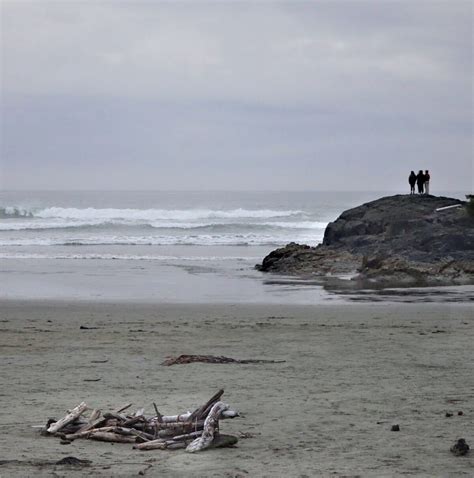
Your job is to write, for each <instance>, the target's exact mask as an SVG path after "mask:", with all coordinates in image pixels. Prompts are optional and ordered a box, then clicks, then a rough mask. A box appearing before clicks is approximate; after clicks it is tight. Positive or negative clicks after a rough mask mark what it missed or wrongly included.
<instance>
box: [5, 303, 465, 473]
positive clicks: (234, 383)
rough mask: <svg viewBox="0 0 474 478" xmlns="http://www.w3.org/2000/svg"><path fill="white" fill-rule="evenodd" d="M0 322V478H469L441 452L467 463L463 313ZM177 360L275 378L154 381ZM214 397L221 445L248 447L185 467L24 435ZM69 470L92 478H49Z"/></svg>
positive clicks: (151, 311)
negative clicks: (57, 423) (196, 359)
mask: <svg viewBox="0 0 474 478" xmlns="http://www.w3.org/2000/svg"><path fill="white" fill-rule="evenodd" d="M0 310H1V314H0V321H1V322H0V328H1V336H0V337H1V339H0V340H1V344H0V347H1V348H0V350H1V360H2V368H1V371H2V387H1V399H2V400H1V401H2V404H3V406H2V407H1V419H0V426H1V431H2V433H1V434H0V449H1V450H2V453H1V455H2V456H1V461H0V463H1V464H0V476H1V478H7V477H13V476H20V477H28V476H35V477H43V476H48V477H49V476H57V477H62V476H67V477H75V476H87V475H89V476H101V477H102V476H104V477H109V476H110V477H112V476H113V477H129V476H138V474H139V472H140V471H143V472H144V475H145V476H157V477H158V476H160V477H163V476H166V477H168V476H170V477H174V476H176V477H181V476H182V477H201V476H202V477H301V478H302V477H314V476H323V477H324V476H328V477H332V476H337V477H342V476H346V477H348V476H351V477H353V476H361V477H367V476H368V477H371V476H373V477H385V476H387V477H391V476H397V477H398V476H427V477H435V476H440V477H441V476H443V477H450V476H452V477H459V476H473V474H474V452H473V451H471V453H470V455H468V456H466V457H456V456H453V455H452V454H451V453H450V452H449V448H450V446H451V445H452V444H453V443H454V441H455V440H456V439H458V438H461V437H463V438H465V439H466V440H467V442H468V443H469V444H470V445H471V448H474V426H473V425H474V377H473V370H474V354H473V344H474V316H473V315H474V314H473V308H472V306H471V305H469V304H464V305H463V304H456V305H447V304H446V305H440V304H431V305H430V304H419V305H418V304H406V305H403V304H396V305H395V304H347V305H320V306H275V305H273V306H265V305H248V306H247V305H195V306H193V305H163V304H145V303H141V304H131V303H128V304H107V303H103V304H99V303H92V304H91V303H86V302H83V303H81V302H74V303H67V302H32V301H24V302H19V301H16V302H15V301H3V302H2V303H1V304H0ZM81 325H82V326H87V327H97V328H96V329H94V328H92V329H80V326H81ZM185 353H186V354H213V355H226V356H230V357H234V358H242V359H245V358H254V359H274V360H285V362H284V363H274V364H271V363H262V364H248V365H242V364H226V365H216V364H202V363H195V364H188V365H176V366H172V367H166V366H163V365H161V362H162V361H163V360H164V359H165V358H166V357H167V356H170V355H180V354H185ZM105 361H106V362H105ZM96 362H100V363H96ZM97 379H100V380H99V381H88V380H97ZM219 388H224V389H225V394H224V400H225V401H226V402H227V403H229V404H230V405H231V407H232V408H236V409H238V410H240V411H241V413H242V415H243V416H242V417H241V418H238V419H234V420H226V421H224V422H222V426H221V429H222V432H223V433H231V434H236V435H239V434H240V433H241V432H242V433H247V434H249V436H250V437H249V438H245V439H240V441H239V443H238V446H237V447H236V448H229V449H220V450H210V451H207V452H203V453H201V454H195V455H190V454H187V453H185V452H183V451H159V450H156V451H148V452H140V451H136V450H133V449H132V447H131V446H130V445H128V444H108V443H100V442H93V441H87V440H77V441H75V442H73V443H72V444H71V445H61V444H60V441H59V439H57V438H45V437H41V436H40V435H39V432H38V429H35V428H32V427H31V426H32V425H42V424H44V423H45V422H46V420H47V418H48V417H57V418H59V417H60V416H62V415H63V414H64V413H65V410H66V409H68V408H72V407H74V406H75V405H77V404H78V403H79V402H81V401H82V400H85V401H86V402H87V403H88V404H89V405H90V406H92V407H98V408H102V409H104V410H109V409H112V408H116V407H117V406H119V405H121V404H124V403H127V402H133V403H134V407H136V408H139V407H146V413H147V414H152V413H153V407H152V403H153V402H156V403H157V405H158V408H159V410H160V411H161V412H162V413H164V414H174V413H176V412H183V411H186V410H193V409H194V408H196V407H197V406H199V405H201V404H202V403H203V402H205V401H206V400H207V398H209V397H210V396H211V395H212V394H213V393H214V392H215V391H217V390H218V389H219ZM458 411H462V412H463V415H462V416H459V415H458V414H457V413H458ZM446 412H452V413H453V414H454V415H453V416H452V417H450V418H447V417H445V414H446ZM394 424H398V425H399V426H400V431H399V432H393V431H391V426H392V425H394ZM70 455H72V456H75V457H77V458H81V459H88V460H91V461H92V464H91V466H89V467H87V468H79V469H76V468H73V467H66V466H54V465H53V464H51V463H54V462H56V461H57V460H59V459H61V458H63V457H65V456H70Z"/></svg>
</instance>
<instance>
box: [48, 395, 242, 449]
mask: <svg viewBox="0 0 474 478" xmlns="http://www.w3.org/2000/svg"><path fill="white" fill-rule="evenodd" d="M223 394H224V390H219V391H218V392H217V393H215V394H214V395H213V396H212V397H211V398H210V399H209V400H208V401H207V402H205V403H204V404H203V405H201V406H200V407H198V408H196V409H195V410H194V412H186V413H181V414H178V415H162V414H160V412H159V411H158V407H157V406H156V404H155V403H153V407H154V411H155V415H153V416H149V417H147V416H145V414H144V409H143V408H141V409H138V410H137V411H136V412H135V413H130V414H127V413H126V412H125V411H126V410H127V409H128V408H130V407H131V405H132V404H127V405H125V406H123V407H119V408H117V409H115V410H112V411H110V412H104V413H102V412H101V411H100V410H98V409H93V410H92V411H91V413H90V415H89V417H88V418H84V417H83V416H82V415H83V414H84V413H85V411H86V410H88V407H87V404H86V403H85V402H82V403H80V404H79V405H78V406H77V407H75V408H74V409H72V410H71V411H69V412H68V413H67V415H66V416H65V417H63V418H61V419H60V420H57V421H56V420H49V421H48V423H47V424H46V427H45V428H43V430H42V432H41V434H42V435H53V436H57V437H59V438H61V440H63V441H66V442H69V443H70V442H72V441H74V440H77V439H89V440H97V441H104V442H113V443H130V444H133V445H134V447H133V448H135V449H137V450H142V451H144V450H157V449H158V450H177V449H183V448H186V450H187V451H189V452H191V453H194V452H197V451H202V450H206V449H208V448H218V447H224V446H233V445H235V443H237V437H234V436H231V435H221V434H220V433H219V420H221V419H231V418H235V417H238V416H239V413H238V412H237V411H236V410H231V409H230V408H229V405H227V404H225V403H223V402H222V401H221V397H222V395H223Z"/></svg>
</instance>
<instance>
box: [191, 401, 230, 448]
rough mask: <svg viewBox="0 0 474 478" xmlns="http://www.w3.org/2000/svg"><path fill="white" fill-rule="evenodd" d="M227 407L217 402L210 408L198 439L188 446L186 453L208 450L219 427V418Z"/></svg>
mask: <svg viewBox="0 0 474 478" xmlns="http://www.w3.org/2000/svg"><path fill="white" fill-rule="evenodd" d="M228 408H229V405H227V404H226V403H224V402H217V403H215V404H214V405H213V407H212V408H211V411H210V412H209V415H208V416H207V418H206V421H205V422H204V430H203V433H202V435H201V436H200V437H199V438H196V440H194V441H193V442H192V443H190V444H189V445H188V447H187V448H186V451H187V452H189V453H195V452H197V451H202V450H205V449H206V448H209V447H210V446H211V444H212V440H213V439H214V434H215V432H216V429H217V427H218V425H219V416H220V415H221V413H222V412H223V411H224V410H227V409H228Z"/></svg>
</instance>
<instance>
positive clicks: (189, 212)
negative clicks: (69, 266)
mask: <svg viewBox="0 0 474 478" xmlns="http://www.w3.org/2000/svg"><path fill="white" fill-rule="evenodd" d="M299 214H303V212H302V211H293V210H282V211H278V210H273V209H255V210H253V209H242V208H238V209H229V210H224V209H222V210H221V209H215V210H214V209H115V208H99V209H96V208H92V207H89V208H83V209H80V208H64V207H48V208H44V209H37V208H26V207H22V206H9V207H5V208H3V215H4V216H7V217H8V216H12V217H36V218H61V219H79V220H97V219H101V220H112V221H113V220H117V219H120V220H129V221H132V222H150V221H159V220H164V219H166V220H178V221H190V220H199V219H213V218H214V219H219V218H220V219H237V218H263V219H265V218H273V217H289V216H296V215H299Z"/></svg>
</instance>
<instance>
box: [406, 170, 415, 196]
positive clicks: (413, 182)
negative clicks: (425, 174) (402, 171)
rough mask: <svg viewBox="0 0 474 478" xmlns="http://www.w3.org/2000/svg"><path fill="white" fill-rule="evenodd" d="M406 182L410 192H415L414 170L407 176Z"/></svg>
mask: <svg viewBox="0 0 474 478" xmlns="http://www.w3.org/2000/svg"><path fill="white" fill-rule="evenodd" d="M408 183H409V184H410V194H415V184H416V174H415V172H414V171H412V172H411V173H410V176H408Z"/></svg>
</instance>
